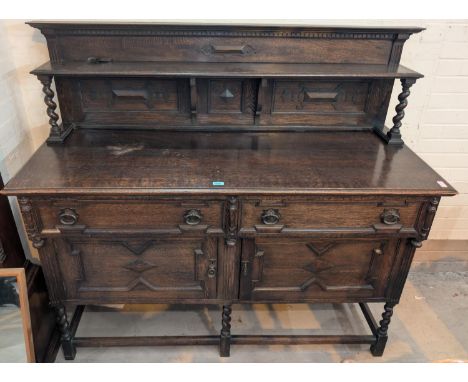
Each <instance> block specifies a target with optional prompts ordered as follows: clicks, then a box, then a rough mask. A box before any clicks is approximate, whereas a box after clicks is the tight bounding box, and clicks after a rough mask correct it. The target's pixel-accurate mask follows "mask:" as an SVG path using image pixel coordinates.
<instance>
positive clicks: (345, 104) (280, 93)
mask: <svg viewBox="0 0 468 382" xmlns="http://www.w3.org/2000/svg"><path fill="white" fill-rule="evenodd" d="M370 86H371V81H369V80H356V81H286V80H272V81H269V83H268V87H267V89H265V90H263V91H265V92H266V94H265V96H264V98H265V105H266V110H265V112H264V114H262V119H261V124H267V125H268V124H286V125H291V124H292V125H294V124H298V125H304V124H305V125H314V126H315V125H330V126H331V125H346V126H352V125H362V124H364V123H365V122H366V119H367V114H366V102H367V94H368V92H369V87H370Z"/></svg>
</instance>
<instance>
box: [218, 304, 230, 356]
mask: <svg viewBox="0 0 468 382" xmlns="http://www.w3.org/2000/svg"><path fill="white" fill-rule="evenodd" d="M231 312H232V308H231V304H229V305H223V314H222V322H221V323H222V329H221V337H220V342H219V355H220V357H229V355H230V351H231V349H230V348H231Z"/></svg>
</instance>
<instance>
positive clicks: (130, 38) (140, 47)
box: [54, 26, 394, 65]
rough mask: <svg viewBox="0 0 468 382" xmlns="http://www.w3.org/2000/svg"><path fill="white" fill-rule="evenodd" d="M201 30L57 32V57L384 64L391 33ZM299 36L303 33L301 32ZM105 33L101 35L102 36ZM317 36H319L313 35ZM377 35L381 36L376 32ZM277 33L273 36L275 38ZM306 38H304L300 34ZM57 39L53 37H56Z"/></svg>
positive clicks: (388, 51)
mask: <svg viewBox="0 0 468 382" xmlns="http://www.w3.org/2000/svg"><path fill="white" fill-rule="evenodd" d="M206 28H207V27H206V26H203V30H197V31H194V32H189V31H187V30H185V27H184V30H181V29H179V30H174V31H157V30H153V31H150V30H148V31H144V32H143V33H142V32H140V33H135V34H132V32H127V33H126V35H123V36H112V35H109V34H106V33H102V34H101V36H99V33H96V32H95V31H92V36H93V38H89V35H88V36H87V35H86V33H84V34H83V35H82V36H76V35H67V34H62V33H61V34H60V36H58V40H59V44H60V50H59V54H60V58H61V59H62V60H64V61H82V62H87V60H88V58H89V57H100V58H106V59H112V61H113V62H116V61H117V62H118V61H121V62H128V61H133V62H134V61H163V62H234V63H235V62H252V63H257V62H266V63H268V62H270V63H275V62H285V61H286V62H289V63H330V64H332V63H333V64H353V63H356V64H357V63H359V64H385V65H386V64H387V63H388V60H389V57H390V53H391V49H392V40H393V38H394V35H393V34H390V33H389V34H388V36H385V37H386V39H381V38H379V39H362V38H355V37H354V36H353V35H350V34H348V33H343V35H342V36H340V37H339V38H332V39H326V38H322V37H329V36H330V33H329V32H328V31H327V32H325V33H322V34H321V33H317V32H316V31H312V32H309V31H305V32H304V33H303V34H302V33H301V32H299V31H292V30H281V31H278V30H268V28H265V30H261V29H260V30H250V31H249V30H238V31H235V30H233V31H232V32H230V31H226V30H207V29H206ZM301 34H302V36H300V35H301ZM103 35H105V37H104V36H103ZM314 35H317V38H313V37H314ZM380 35H381V34H380ZM276 36H277V37H276ZM298 37H304V38H298ZM54 42H55V41H54Z"/></svg>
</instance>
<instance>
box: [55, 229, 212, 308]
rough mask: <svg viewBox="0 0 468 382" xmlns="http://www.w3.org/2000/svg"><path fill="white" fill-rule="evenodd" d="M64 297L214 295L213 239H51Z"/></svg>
mask: <svg viewBox="0 0 468 382" xmlns="http://www.w3.org/2000/svg"><path fill="white" fill-rule="evenodd" d="M55 249H56V252H57V256H56V259H57V262H58V267H59V269H60V273H61V275H62V278H63V280H64V284H65V294H66V299H105V300H106V301H116V302H119V303H125V302H131V301H137V302H138V301H142V302H143V301H153V302H154V300H151V299H154V298H157V299H159V300H160V301H164V300H165V299H166V300H174V299H191V298H196V299H206V298H215V297H216V280H217V239H216V238H213V239H207V240H199V239H191V240H177V241H174V240H154V239H153V238H142V239H135V238H133V239H125V238H119V239H118V240H117V239H113V240H104V239H77V238H69V239H67V238H62V239H56V240H55Z"/></svg>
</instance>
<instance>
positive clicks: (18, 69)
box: [0, 20, 468, 239]
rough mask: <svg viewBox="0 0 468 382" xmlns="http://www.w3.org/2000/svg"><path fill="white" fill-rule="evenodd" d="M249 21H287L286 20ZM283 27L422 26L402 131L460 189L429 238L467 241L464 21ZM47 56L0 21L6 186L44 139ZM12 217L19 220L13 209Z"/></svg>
mask: <svg viewBox="0 0 468 382" xmlns="http://www.w3.org/2000/svg"><path fill="white" fill-rule="evenodd" d="M166 21H167V20H166ZM179 21H180V20H179ZM203 21H205V22H206V21H209V20H203ZM223 22H226V21H225V20H223ZM233 22H235V21H233ZM242 22H243V23H246V22H247V21H242ZM248 22H252V23H259V22H261V23H273V22H276V23H278V22H279V23H283V24H284V23H285V21H284V20H249V21H248ZM286 23H306V24H307V23H309V24H345V25H346V24H347V25H351V24H352V25H416V26H423V27H425V28H427V30H426V31H424V32H422V33H420V34H417V35H414V36H412V37H411V38H410V40H409V41H408V42H407V43H406V45H405V49H404V51H403V56H402V64H403V65H407V66H409V67H410V68H412V69H414V70H417V71H420V72H422V73H423V74H424V75H425V78H424V79H421V80H419V81H418V82H417V83H416V85H415V86H413V88H412V94H411V96H410V98H409V99H408V100H409V106H408V108H407V109H406V117H405V119H404V120H403V128H402V132H403V137H404V139H405V141H406V143H407V144H408V145H409V146H410V147H411V148H412V149H413V150H415V151H416V152H417V153H418V154H419V155H420V156H421V157H422V158H423V159H424V160H426V161H427V162H428V163H429V164H430V165H431V166H433V167H434V168H435V169H436V170H437V171H438V172H439V173H440V174H441V175H442V176H443V177H445V178H446V179H447V180H448V181H449V182H450V183H452V185H453V186H455V187H456V188H457V189H458V191H459V192H460V194H459V195H457V196H456V197H453V198H445V199H444V200H443V202H442V203H441V206H440V207H439V213H438V215H437V218H436V221H435V222H434V226H433V230H432V232H431V239H467V238H468V20H464V21H461V20H458V21H453V20H451V21H442V20H439V21H421V20H404V21H401V20H394V21H389V20H372V21H369V20H350V21H346V20H339V21H337V20H327V21H324V20H318V21H316V20H315V21H311V20H297V21H294V22H292V21H289V20H288V21H287V22H286ZM47 59H48V56H47V48H46V45H45V39H44V38H43V36H42V35H41V34H40V33H39V32H38V31H37V30H35V29H32V28H31V27H29V26H27V25H25V24H24V21H22V20H21V21H20V20H18V21H10V20H8V21H0V171H1V172H2V175H3V177H4V180H5V181H8V179H10V178H11V177H12V176H13V175H14V174H15V173H16V172H17V171H18V170H19V169H20V168H21V166H22V165H23V164H24V163H25V162H26V160H27V159H28V158H29V157H30V156H31V155H32V153H33V152H34V151H35V150H36V149H37V148H38V147H39V145H40V144H41V143H42V142H43V141H44V140H45V138H46V136H47V134H48V125H47V121H48V118H47V116H46V113H45V107H44V104H43V95H42V93H41V85H40V83H39V82H38V81H37V80H36V78H35V77H34V76H32V75H30V74H29V71H30V70H32V69H33V68H35V67H36V66H38V65H40V64H42V63H43V62H45V61H47ZM399 92H400V87H399V84H398V86H396V87H395V90H394V95H393V98H392V106H391V109H390V111H389V116H388V121H387V124H389V125H391V118H392V116H393V107H394V105H395V104H396V103H397V100H396V95H397V93H399ZM15 214H16V216H18V214H17V210H15ZM23 237H24V235H23Z"/></svg>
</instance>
